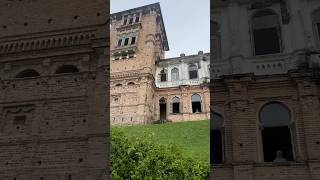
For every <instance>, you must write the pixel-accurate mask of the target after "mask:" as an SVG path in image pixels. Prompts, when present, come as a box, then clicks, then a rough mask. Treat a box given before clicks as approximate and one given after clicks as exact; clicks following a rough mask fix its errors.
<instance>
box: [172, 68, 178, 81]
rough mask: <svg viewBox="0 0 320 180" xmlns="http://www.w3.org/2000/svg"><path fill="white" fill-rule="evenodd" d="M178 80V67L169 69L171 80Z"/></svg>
mask: <svg viewBox="0 0 320 180" xmlns="http://www.w3.org/2000/svg"><path fill="white" fill-rule="evenodd" d="M178 80H179V69H178V68H173V69H172V70H171V81H178Z"/></svg>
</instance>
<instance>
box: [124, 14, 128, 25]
mask: <svg viewBox="0 0 320 180" xmlns="http://www.w3.org/2000/svg"><path fill="white" fill-rule="evenodd" d="M127 22H128V15H125V16H123V25H126V24H127Z"/></svg>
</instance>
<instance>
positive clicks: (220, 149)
mask: <svg viewBox="0 0 320 180" xmlns="http://www.w3.org/2000/svg"><path fill="white" fill-rule="evenodd" d="M210 120H211V122H210V141H211V143H210V155H211V156H210V164H219V163H222V162H223V156H224V155H223V153H224V121H223V117H222V116H221V115H220V114H218V113H215V112H213V113H211V115H210Z"/></svg>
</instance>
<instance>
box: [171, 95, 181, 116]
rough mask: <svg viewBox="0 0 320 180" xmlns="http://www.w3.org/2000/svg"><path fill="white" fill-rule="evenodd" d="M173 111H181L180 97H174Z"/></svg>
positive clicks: (175, 112)
mask: <svg viewBox="0 0 320 180" xmlns="http://www.w3.org/2000/svg"><path fill="white" fill-rule="evenodd" d="M172 113H174V114H177V113H180V98H178V97H174V98H173V99H172Z"/></svg>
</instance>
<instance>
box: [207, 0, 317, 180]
mask: <svg viewBox="0 0 320 180" xmlns="http://www.w3.org/2000/svg"><path fill="white" fill-rule="evenodd" d="M319 9H320V2H319V1H317V0H310V1H304V0H275V1H273V0H265V1H258V0H239V1H222V0H215V1H214V2H213V3H212V7H211V16H212V17H211V27H212V28H211V45H212V49H213V51H212V55H211V58H212V59H211V67H212V71H211V82H212V84H213V86H212V87H211V88H210V95H211V106H212V115H211V178H212V179H215V180H269V179H272V180H280V179H281V180H289V179H290V180H301V179H305V180H318V179H320V131H319V127H320V119H319V117H320V106H319V105H320V100H319V97H320V86H319V62H320V61H319V51H318V50H319V44H320V43H319V42H320V36H319V35H320V28H319V27H320V24H319V22H320V10H319ZM218 70H219V71H218Z"/></svg>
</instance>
